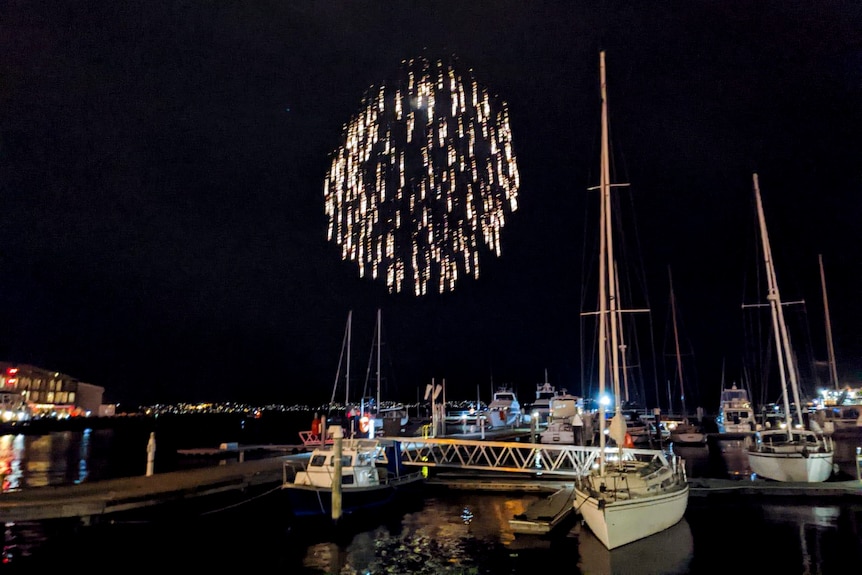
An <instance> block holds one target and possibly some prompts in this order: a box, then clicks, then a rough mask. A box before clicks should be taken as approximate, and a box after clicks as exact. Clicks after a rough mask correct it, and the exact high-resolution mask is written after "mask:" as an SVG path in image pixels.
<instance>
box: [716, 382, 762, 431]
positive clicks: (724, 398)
mask: <svg viewBox="0 0 862 575" xmlns="http://www.w3.org/2000/svg"><path fill="white" fill-rule="evenodd" d="M715 422H716V423H717V424H718V432H719V433H744V434H750V433H753V432H754V431H756V429H757V423H756V421H755V418H754V407H752V405H751V400H750V399H749V397H748V391H747V390H745V389H741V388H739V387H737V386H736V384H735V383H734V384H733V385H732V386H731V387H730V388H724V389H722V390H721V401H720V402H719V407H718V417H716V419H715Z"/></svg>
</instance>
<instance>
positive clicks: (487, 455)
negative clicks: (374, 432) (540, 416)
mask: <svg viewBox="0 0 862 575" xmlns="http://www.w3.org/2000/svg"><path fill="white" fill-rule="evenodd" d="M398 440H399V441H401V443H402V462H403V463H404V464H405V465H411V466H421V467H445V468H456V469H462V470H468V469H469V470H474V471H489V472H490V471H495V472H510V473H529V474H534V475H535V474H542V475H545V476H558V477H571V478H575V477H581V476H584V475H586V474H587V473H588V472H589V470H590V469H592V468H593V467H594V466H596V465H598V457H599V453H600V452H601V449H600V448H599V447H593V446H580V445H559V444H552V443H519V442H510V441H485V440H475V439H459V438H427V439H426V438H416V439H410V440H405V439H404V438H398ZM638 451H644V453H653V451H651V450H638V449H626V450H625V452H626V454H627V455H628V456H633V455H636V454H637V452H638ZM606 453H607V454H608V456H609V458H610V457H612V456H613V455H612V454H618V453H619V449H618V448H615V447H609V448H606Z"/></svg>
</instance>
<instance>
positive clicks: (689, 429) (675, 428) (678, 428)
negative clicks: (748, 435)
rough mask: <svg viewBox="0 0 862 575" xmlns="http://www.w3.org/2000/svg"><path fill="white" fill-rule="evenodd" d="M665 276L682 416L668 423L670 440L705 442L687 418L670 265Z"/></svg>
mask: <svg viewBox="0 0 862 575" xmlns="http://www.w3.org/2000/svg"><path fill="white" fill-rule="evenodd" d="M667 276H668V283H669V285H670V310H671V320H672V322H673V342H674V350H675V352H676V353H675V357H676V374H677V379H678V380H679V399H680V406H681V408H682V411H681V412H680V416H681V417H682V420H681V421H674V422H669V423H668V428H669V429H670V440H671V441H672V442H674V443H705V442H706V434H705V433H704V432H703V430H702V429H700V427H699V426H698V425H695V424H694V423H692V422H691V420H689V413H688V409H687V407H686V403H685V377H684V375H683V370H682V353H681V352H680V347H679V326H678V325H677V318H676V313H677V306H676V296H675V294H674V291H673V276H672V275H671V271H670V266H668V268H667ZM668 404H669V409H670V411H671V413H672V412H673V400H672V397H669V398H668Z"/></svg>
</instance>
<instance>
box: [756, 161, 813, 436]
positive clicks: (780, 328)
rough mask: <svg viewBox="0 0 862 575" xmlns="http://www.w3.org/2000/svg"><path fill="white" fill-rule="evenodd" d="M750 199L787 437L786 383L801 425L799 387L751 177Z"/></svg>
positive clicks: (770, 255) (761, 215)
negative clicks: (760, 250)
mask: <svg viewBox="0 0 862 575" xmlns="http://www.w3.org/2000/svg"><path fill="white" fill-rule="evenodd" d="M754 195H755V199H756V200H757V220H758V222H759V224H760V238H761V242H762V244H763V258H764V263H765V265H766V280H767V284H768V290H769V291H768V295H767V297H766V299H767V300H769V308H770V311H771V313H772V328H773V331H774V333H775V347H776V350H775V351H776V355H777V356H778V371H779V375H780V377H781V390H782V392H783V393H782V395H783V398H784V421H785V423H786V426H787V436H788V438H789V437H790V434H791V431H792V427H793V425H792V423H793V422H792V417H791V415H790V397H789V395H788V394H787V379H788V378H789V379H790V387H791V389H792V391H793V398H794V401H795V402H796V413H797V417H798V419H799V422H800V423H802V411H801V408H800V405H799V386H798V382H797V380H796V370H795V368H794V366H793V363H792V358H793V354H792V353H791V350H790V339H789V336H788V334H787V324H786V323H785V322H784V310H783V309H782V307H781V296H780V295H779V293H778V282H777V280H776V276H775V262H774V261H773V260H772V249H771V248H770V245H769V234H768V233H767V231H766V217H765V216H764V215H763V203H762V201H761V198H760V186H759V183H758V179H757V174H756V173H755V174H754Z"/></svg>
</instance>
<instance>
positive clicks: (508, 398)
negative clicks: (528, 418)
mask: <svg viewBox="0 0 862 575" xmlns="http://www.w3.org/2000/svg"><path fill="white" fill-rule="evenodd" d="M488 423H489V427H490V428H492V429H493V428H500V427H517V426H518V425H520V424H521V404H520V403H519V402H518V397H517V396H516V395H515V392H514V391H512V388H511V387H508V386H502V387H499V388H498V389H497V391H495V392H494V398H493V399H492V400H491V403H489V404H488Z"/></svg>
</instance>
